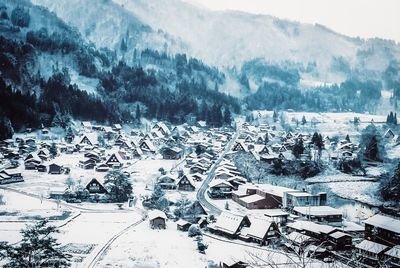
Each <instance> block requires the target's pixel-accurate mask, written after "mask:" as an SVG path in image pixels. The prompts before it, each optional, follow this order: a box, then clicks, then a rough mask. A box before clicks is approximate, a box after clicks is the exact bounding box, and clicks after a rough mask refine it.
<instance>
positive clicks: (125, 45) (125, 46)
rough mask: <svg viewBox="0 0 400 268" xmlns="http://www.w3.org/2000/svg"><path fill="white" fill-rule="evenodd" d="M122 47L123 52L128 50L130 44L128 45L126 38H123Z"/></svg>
mask: <svg viewBox="0 0 400 268" xmlns="http://www.w3.org/2000/svg"><path fill="white" fill-rule="evenodd" d="M120 49H121V51H122V52H126V51H127V50H128V46H127V44H126V42H125V39H124V38H122V41H121V47H120Z"/></svg>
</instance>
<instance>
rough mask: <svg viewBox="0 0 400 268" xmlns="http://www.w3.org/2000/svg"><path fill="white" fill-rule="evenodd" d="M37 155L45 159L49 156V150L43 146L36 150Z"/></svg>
mask: <svg viewBox="0 0 400 268" xmlns="http://www.w3.org/2000/svg"><path fill="white" fill-rule="evenodd" d="M37 155H38V156H39V157H40V159H42V160H47V159H48V158H49V157H50V151H49V149H47V148H43V149H40V150H39V151H38V153H37Z"/></svg>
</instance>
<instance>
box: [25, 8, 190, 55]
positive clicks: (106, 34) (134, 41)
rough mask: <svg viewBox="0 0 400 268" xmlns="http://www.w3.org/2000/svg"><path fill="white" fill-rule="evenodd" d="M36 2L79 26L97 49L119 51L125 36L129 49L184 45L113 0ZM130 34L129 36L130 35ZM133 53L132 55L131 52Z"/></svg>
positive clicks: (71, 23) (81, 31) (179, 46)
mask: <svg viewBox="0 0 400 268" xmlns="http://www.w3.org/2000/svg"><path fill="white" fill-rule="evenodd" d="M32 2H33V3H34V4H36V5H42V6H45V7H47V8H48V9H49V10H50V11H53V12H54V13H56V14H57V16H59V17H60V18H61V19H63V20H64V21H65V22H67V23H69V24H70V25H72V26H73V27H76V28H77V29H78V30H79V31H80V33H81V34H82V36H83V37H84V38H85V39H86V40H87V41H89V42H92V43H94V44H95V45H96V46H97V47H98V48H101V47H107V48H110V49H112V50H114V49H116V50H118V49H119V47H120V45H121V42H122V39H123V38H124V39H128V41H127V45H128V50H129V51H132V53H129V55H127V56H126V58H130V57H131V56H132V55H133V49H135V48H137V49H140V50H142V49H145V48H149V47H150V48H155V49H158V50H164V49H165V46H166V47H167V48H168V49H169V50H171V51H172V52H176V51H177V48H179V49H180V48H183V49H184V48H185V45H184V44H182V43H181V42H180V41H179V40H178V39H172V38H171V37H170V36H169V35H168V34H167V33H165V32H162V31H153V30H152V29H151V28H150V27H149V26H147V25H146V24H144V23H142V22H141V21H140V20H138V19H137V18H136V17H135V16H132V15H131V14H130V13H129V12H126V11H125V10H124V9H123V8H122V7H121V6H119V5H118V4H115V3H113V2H112V1H108V0H103V1H97V0H88V1H80V0H58V1H53V0H32ZM127 37H128V38H127ZM131 54H132V55H131Z"/></svg>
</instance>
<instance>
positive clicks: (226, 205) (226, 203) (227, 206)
mask: <svg viewBox="0 0 400 268" xmlns="http://www.w3.org/2000/svg"><path fill="white" fill-rule="evenodd" d="M225 210H229V203H228V201H226V202H225Z"/></svg>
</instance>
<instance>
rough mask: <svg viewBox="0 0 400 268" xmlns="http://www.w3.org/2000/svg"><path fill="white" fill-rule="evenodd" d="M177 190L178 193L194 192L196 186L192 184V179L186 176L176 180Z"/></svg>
mask: <svg viewBox="0 0 400 268" xmlns="http://www.w3.org/2000/svg"><path fill="white" fill-rule="evenodd" d="M176 184H177V186H178V190H180V191H194V190H196V186H195V184H194V181H193V178H192V177H190V176H188V175H183V176H181V177H179V178H178V181H177V183H176Z"/></svg>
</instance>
